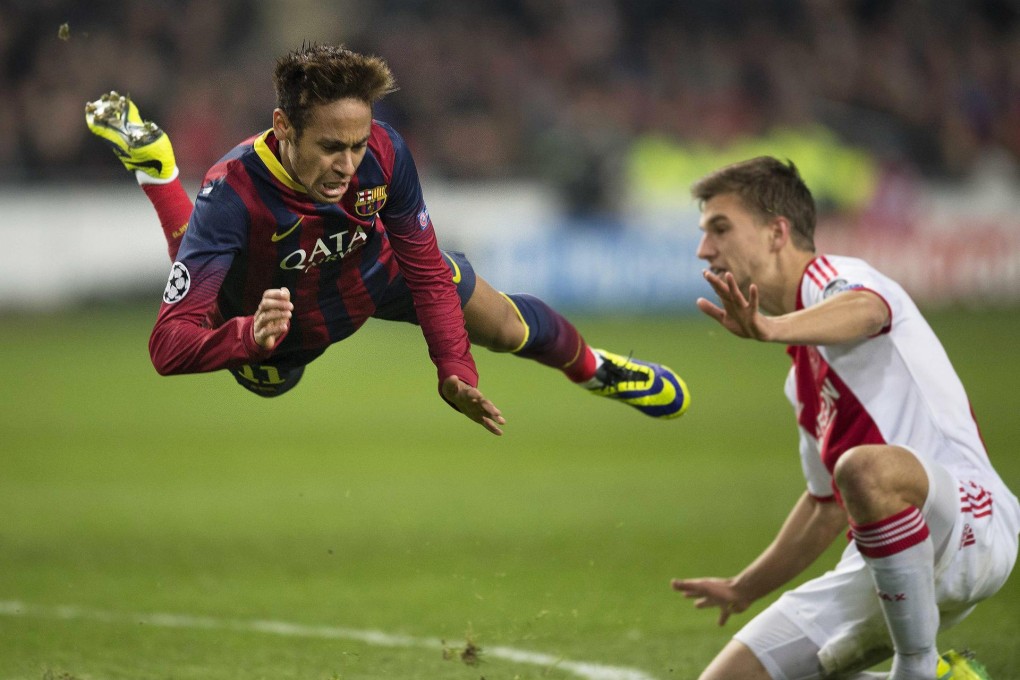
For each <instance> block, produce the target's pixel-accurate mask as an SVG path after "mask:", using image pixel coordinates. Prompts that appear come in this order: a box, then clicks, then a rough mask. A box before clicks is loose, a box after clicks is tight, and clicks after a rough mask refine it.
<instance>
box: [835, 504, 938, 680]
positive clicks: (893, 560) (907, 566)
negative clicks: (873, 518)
mask: <svg viewBox="0 0 1020 680" xmlns="http://www.w3.org/2000/svg"><path fill="white" fill-rule="evenodd" d="M854 540H855V541H856V542H857V545H858V548H859V549H860V551H861V554H862V555H863V556H864V561H865V562H866V563H867V565H868V567H869V568H870V570H871V577H872V580H873V581H874V583H875V588H876V590H877V591H878V597H879V598H880V604H881V606H882V613H883V614H884V615H885V623H886V626H887V627H888V629H889V636H890V637H891V638H892V643H893V648H894V649H895V650H896V653H895V656H894V657H893V666H892V673H891V674H890V675H889V678H890V680H914V678H917V679H918V680H922V679H923V680H930V679H931V678H932V677H934V674H935V669H936V667H937V665H938V650H937V647H936V645H935V637H936V635H937V634H938V628H939V610H938V605H937V603H936V601H935V547H934V545H933V544H932V540H931V537H930V536H929V535H928V526H927V524H925V522H924V517H923V516H922V515H921V512H920V511H919V510H918V509H917V508H910V509H909V510H907V511H904V512H902V513H898V514H897V515H894V516H893V517H890V518H887V519H885V520H883V521H881V522H876V523H875V524H871V525H868V526H866V527H856V526H855V527H854ZM903 545H907V546H908V547H906V548H903V547H902V546H903Z"/></svg>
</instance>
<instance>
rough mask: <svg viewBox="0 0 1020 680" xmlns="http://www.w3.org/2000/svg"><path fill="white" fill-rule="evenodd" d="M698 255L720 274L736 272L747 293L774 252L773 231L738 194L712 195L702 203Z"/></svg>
mask: <svg viewBox="0 0 1020 680" xmlns="http://www.w3.org/2000/svg"><path fill="white" fill-rule="evenodd" d="M699 226H700V229H701V231H702V236H701V241H700V243H698V257H699V258H700V259H702V260H704V261H705V262H706V263H707V264H708V269H709V270H710V271H712V272H713V273H714V274H717V275H718V276H723V275H724V274H725V273H726V272H730V273H732V274H733V278H734V279H736V281H737V285H738V286H739V287H740V290H741V291H743V293H744V295H747V291H748V287H749V286H750V285H751V284H752V283H758V284H760V283H761V281H760V277H761V275H762V274H763V273H764V271H765V268H766V266H767V262H768V258H769V254H770V253H771V252H772V242H773V238H772V237H773V232H772V230H771V229H770V228H769V225H768V224H766V223H763V222H762V221H761V220H760V219H759V218H758V217H757V216H756V215H755V214H754V213H753V212H751V211H750V210H748V209H747V208H746V207H744V204H743V202H742V201H741V200H740V197H739V196H737V195H736V194H732V193H729V194H719V195H716V196H713V197H712V198H710V199H709V200H708V201H706V202H705V203H704V205H702V207H701V221H700V225H699Z"/></svg>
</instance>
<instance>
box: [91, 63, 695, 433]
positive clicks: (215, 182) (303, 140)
mask: <svg viewBox="0 0 1020 680" xmlns="http://www.w3.org/2000/svg"><path fill="white" fill-rule="evenodd" d="M274 85H275V88H276V95H277V108H276V109H275V110H274V111H273V116H272V123H273V125H272V128H270V129H269V130H267V131H264V132H260V133H258V134H256V135H255V136H253V137H251V138H249V139H247V140H245V141H243V142H241V143H240V144H239V145H238V146H236V147H235V148H234V149H232V150H231V151H229V152H228V153H227V154H226V155H225V156H224V157H223V158H222V159H221V160H220V161H219V162H217V163H216V164H215V165H214V166H213V167H212V168H211V169H210V170H209V171H208V173H207V174H206V177H205V180H204V182H203V184H202V188H201V190H200V191H199V193H198V197H197V199H196V201H195V203H194V205H192V203H191V199H190V198H189V197H188V195H187V193H186V192H185V191H184V189H183V187H182V185H181V182H180V181H179V179H178V169H177V165H176V162H175V159H174V153H173V148H172V146H171V144H170V140H169V138H168V137H167V135H166V134H165V133H164V132H163V130H161V129H160V128H159V127H158V126H156V125H155V124H153V123H152V122H144V121H143V120H142V118H141V115H140V114H139V112H138V109H137V107H136V106H135V104H134V102H132V101H131V100H130V99H128V98H127V97H124V96H121V95H118V94H117V93H116V92H110V93H109V94H106V95H103V96H102V97H101V98H100V99H98V100H96V101H94V102H89V103H88V104H87V105H86V109H85V118H86V123H87V124H88V127H89V130H91V131H92V132H93V133H94V134H96V135H98V136H99V137H101V138H102V139H103V140H105V141H106V142H107V143H108V144H109V145H110V146H111V147H112V148H113V150H114V152H115V153H116V154H117V156H118V157H119V158H120V160H121V162H122V163H123V164H124V166H125V167H126V168H127V169H128V170H131V171H133V172H134V173H135V177H136V178H137V180H138V182H139V184H140V185H141V186H142V188H143V190H144V191H145V193H146V195H147V196H148V197H149V199H150V201H151V202H152V204H153V206H154V207H155V209H156V213H157V215H158V216H159V221H160V225H161V226H162V229H163V233H164V235H165V237H166V241H167V246H168V250H169V254H170V260H171V262H172V263H173V264H172V267H171V271H170V278H169V280H168V282H167V287H166V290H165V292H164V294H163V304H162V306H161V308H160V312H159V316H158V318H157V320H156V324H155V327H154V328H153V331H152V336H151V338H150V340H149V351H150V354H151V357H152V361H153V364H154V365H155V367H156V370H157V371H158V372H159V373H161V374H163V375H168V374H180V373H197V372H203V371H214V370H219V369H227V370H229V371H230V372H231V373H232V374H233V375H234V378H235V379H236V380H237V382H238V383H239V384H240V385H241V386H242V387H245V388H246V389H248V390H250V391H252V392H254V393H255V394H259V395H261V396H266V397H273V396H278V395H280V394H283V393H284V392H286V391H288V390H289V389H291V388H292V387H294V385H296V384H297V382H298V380H300V378H301V375H302V373H303V371H304V367H305V366H306V365H307V364H308V363H309V362H311V361H312V360H314V359H315V358H316V357H318V356H319V355H321V354H322V353H323V352H324V351H325V350H326V348H327V347H328V346H329V345H331V344H333V343H335V342H339V341H341V340H343V339H344V338H346V337H348V336H350V335H351V334H353V333H354V332H355V331H357V330H358V328H360V327H361V326H362V325H363V324H364V323H365V322H366V321H367V320H368V319H369V318H377V319H385V320H390V321H404V322H410V323H416V324H419V325H420V326H421V329H422V334H423V335H424V336H425V340H426V344H427V345H428V351H429V356H430V357H431V358H432V361H433V362H434V363H435V365H436V368H437V372H438V375H439V389H440V394H441V395H442V397H443V398H444V399H445V400H446V401H447V402H448V403H450V404H451V405H452V406H453V407H454V408H456V409H457V410H459V411H461V412H462V413H463V414H464V415H466V416H467V417H469V418H470V419H471V420H474V421H475V422H478V423H480V424H481V425H483V426H484V427H485V428H486V429H487V430H489V431H490V432H492V433H494V434H502V425H503V424H504V423H505V419H504V418H503V416H502V414H501V413H500V411H499V409H498V408H497V407H496V406H495V405H494V404H493V403H492V402H491V401H490V400H489V399H487V398H486V397H485V396H484V395H483V394H482V393H481V392H480V391H479V390H478V373H477V370H476V368H475V363H474V360H473V358H472V356H471V352H470V343H474V344H477V345H481V346H483V347H486V348H488V349H490V350H492V351H495V352H512V353H514V354H516V355H517V356H520V357H526V358H529V359H533V360H535V361H538V362H539V363H542V364H544V365H546V366H550V367H553V368H556V369H558V370H560V371H562V372H563V373H564V374H565V375H566V376H567V378H569V379H570V380H571V381H573V382H575V383H577V384H579V385H581V386H582V387H583V388H585V389H587V390H588V391H589V392H590V393H592V394H596V395H600V396H605V397H609V398H612V399H617V400H620V401H622V402H624V403H626V404H629V405H631V406H633V407H634V408H636V409H638V410H639V411H641V412H642V413H645V414H646V415H649V416H652V417H655V418H676V417H678V416H680V415H682V414H683V413H684V412H685V411H686V410H687V407H688V406H689V404H690V395H689V393H688V391H687V387H686V385H685V384H684V382H683V381H682V380H681V379H680V377H679V376H678V375H677V374H676V373H674V372H673V371H672V370H670V369H669V368H667V367H666V366H662V365H659V364H654V363H646V362H642V361H637V360H633V359H630V358H627V357H623V356H619V355H617V354H613V353H610V352H606V351H603V350H597V349H592V348H591V347H589V346H588V344H587V343H586V342H585V341H584V339H583V338H582V337H581V335H580V333H579V332H578V331H577V329H576V328H575V327H574V326H573V324H571V323H570V322H569V321H568V320H567V319H565V318H564V317H563V316H561V315H560V314H559V313H557V312H556V311H555V310H553V309H552V308H551V307H549V306H548V305H546V304H545V303H544V302H542V301H541V300H539V299H538V298H536V297H534V296H531V295H526V294H512V295H507V294H504V293H501V292H499V291H497V290H495V289H494V288H493V287H492V286H490V285H489V284H488V283H487V282H486V281H485V280H484V279H482V278H481V277H480V276H477V275H476V274H475V272H474V269H473V268H472V266H471V263H470V262H469V261H468V260H467V258H466V257H465V256H464V254H463V253H458V252H452V251H443V250H441V249H440V248H439V246H438V244H437V240H436V234H435V231H434V230H433V226H432V220H431V218H430V217H429V213H428V210H427V209H426V207H425V200H424V198H423V196H422V190H421V185H420V182H419V179H418V173H417V170H416V169H415V166H414V161H413V159H412V157H411V153H410V151H409V150H408V148H407V146H406V144H405V143H404V140H403V139H402V138H401V136H400V135H399V134H398V133H397V131H396V130H394V129H393V128H392V127H390V126H389V125H387V124H386V123H383V122H381V121H377V120H373V118H372V106H373V104H374V103H375V102H376V101H378V100H379V99H381V98H382V97H383V96H385V95H386V94H388V93H390V92H392V91H394V90H395V89H396V87H395V82H394V79H393V75H392V73H391V72H390V69H389V67H388V65H387V64H386V62H385V61H383V60H382V59H380V58H378V57H371V56H365V55H361V54H358V53H356V52H352V51H350V50H348V49H346V48H344V47H338V46H328V45H311V46H305V47H302V48H301V49H299V50H295V51H292V52H290V53H289V54H287V55H285V56H284V57H282V58H280V59H279V60H278V62H277V65H276V69H275V73H274ZM469 340H470V341H469Z"/></svg>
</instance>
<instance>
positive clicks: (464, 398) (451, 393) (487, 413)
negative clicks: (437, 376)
mask: <svg viewBox="0 0 1020 680" xmlns="http://www.w3.org/2000/svg"><path fill="white" fill-rule="evenodd" d="M443 396H444V397H446V400H447V401H449V402H450V403H451V404H453V405H454V406H456V407H457V410H458V411H460V412H461V413H463V414H464V415H466V416H467V417H468V418H470V419H471V420H473V421H475V422H476V423H480V424H481V425H482V427H484V428H485V429H486V430H488V431H489V432H491V433H492V434H495V435H501V434H503V429H502V428H501V427H500V425H505V424H506V418H504V417H503V415H502V414H501V413H500V412H499V409H498V408H496V405H495V404H493V403H492V402H491V401H489V400H488V399H486V398H485V395H484V394H482V393H481V392H479V391H478V388H477V387H471V385H468V384H467V383H466V382H464V381H462V380H461V379H460V378H458V377H457V376H455V375H451V376H450V377H449V378H447V379H446V380H444V381H443Z"/></svg>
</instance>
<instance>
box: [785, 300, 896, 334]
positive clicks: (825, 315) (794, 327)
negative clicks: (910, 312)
mask: <svg viewBox="0 0 1020 680" xmlns="http://www.w3.org/2000/svg"><path fill="white" fill-rule="evenodd" d="M888 323H889V308H888V307H887V306H886V303H885V301H884V300H883V299H882V298H881V297H879V296H878V294H876V293H872V292H871V291H867V290H851V291H846V292H843V293H839V294H837V295H834V296H833V297H831V298H829V299H828V300H826V301H824V302H822V303H820V304H817V305H814V306H812V307H808V308H807V309H801V310H798V311H796V312H791V313H789V314H783V315H782V316H776V317H771V318H770V319H769V321H768V338H767V339H768V340H769V341H771V342H779V343H782V344H785V345H838V344H843V343H847V342H854V341H857V340H863V339H865V338H869V337H872V336H874V335H877V334H878V333H880V332H882V330H883V329H884V328H885V326H886V325H887V324H888Z"/></svg>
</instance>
